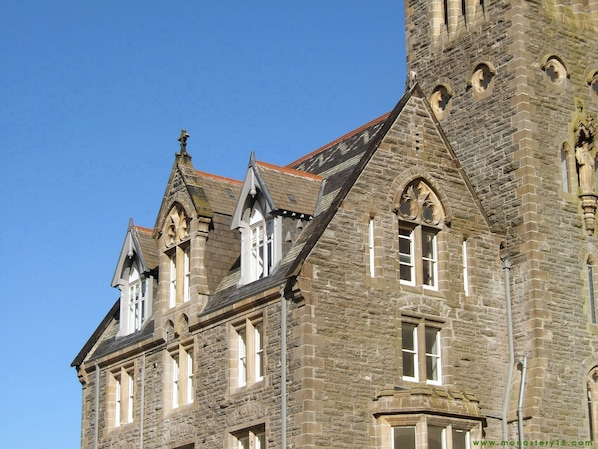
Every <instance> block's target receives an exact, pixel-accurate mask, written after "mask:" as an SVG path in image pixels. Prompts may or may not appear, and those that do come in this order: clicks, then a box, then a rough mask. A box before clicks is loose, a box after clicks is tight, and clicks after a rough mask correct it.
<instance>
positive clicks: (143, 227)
mask: <svg viewBox="0 0 598 449" xmlns="http://www.w3.org/2000/svg"><path fill="white" fill-rule="evenodd" d="M133 227H134V228H135V229H137V230H138V231H141V232H145V233H148V232H149V233H150V234H151V233H153V232H154V230H153V229H150V228H146V227H145V226H139V225H133Z"/></svg>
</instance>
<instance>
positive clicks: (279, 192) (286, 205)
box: [256, 162, 323, 215]
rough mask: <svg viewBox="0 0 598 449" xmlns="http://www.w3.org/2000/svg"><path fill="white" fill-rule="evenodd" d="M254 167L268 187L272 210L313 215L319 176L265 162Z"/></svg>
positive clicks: (318, 188)
mask: <svg viewBox="0 0 598 449" xmlns="http://www.w3.org/2000/svg"><path fill="white" fill-rule="evenodd" d="M256 166H257V169H258V170H259V173H260V175H261V177H262V179H263V181H264V183H265V184H266V185H267V186H268V192H269V194H270V197H271V198H272V201H273V202H274V209H277V210H280V211H288V212H297V213H300V214H305V215H314V212H315V209H316V205H317V202H318V195H319V193H320V186H321V184H322V180H323V178H322V177H321V176H318V175H314V174H311V173H306V172H304V171H299V170H294V169H291V168H288V167H279V166H276V165H272V164H267V163H265V162H256Z"/></svg>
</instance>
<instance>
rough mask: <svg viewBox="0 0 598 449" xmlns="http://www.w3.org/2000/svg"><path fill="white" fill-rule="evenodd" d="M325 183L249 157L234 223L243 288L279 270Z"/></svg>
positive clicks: (315, 207)
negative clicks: (239, 252) (237, 234)
mask: <svg viewBox="0 0 598 449" xmlns="http://www.w3.org/2000/svg"><path fill="white" fill-rule="evenodd" d="M322 184H323V178H322V177H321V176H318V175H313V174H310V173H306V172H301V171H298V170H293V169H290V168H288V167H278V166H275V165H272V164H267V163H264V162H258V161H256V160H255V155H254V153H251V157H250V160H249V166H248V169H247V172H246V174H245V179H244V182H243V185H242V187H241V193H240V195H239V200H238V202H237V205H236V207H235V211H234V214H233V219H232V223H231V229H238V230H239V232H240V233H241V280H240V284H241V285H244V284H247V283H250V282H253V281H256V280H258V279H261V278H263V277H266V276H268V275H269V274H270V273H272V272H273V271H274V270H275V269H276V265H277V264H278V262H279V261H280V260H281V259H282V258H283V257H284V254H285V253H286V251H288V248H289V247H290V244H291V243H292V242H293V241H294V240H295V239H296V237H297V236H298V235H299V233H300V232H301V230H302V229H303V222H304V221H309V220H311V219H312V218H313V217H314V215H315V214H316V212H317V208H318V201H319V198H320V191H321V187H322Z"/></svg>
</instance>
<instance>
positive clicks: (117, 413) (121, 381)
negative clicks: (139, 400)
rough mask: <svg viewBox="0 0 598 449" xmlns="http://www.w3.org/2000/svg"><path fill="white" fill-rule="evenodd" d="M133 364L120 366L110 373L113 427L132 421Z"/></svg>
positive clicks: (133, 402)
mask: <svg viewBox="0 0 598 449" xmlns="http://www.w3.org/2000/svg"><path fill="white" fill-rule="evenodd" d="M133 369H134V368H133V366H129V367H126V368H125V367H120V368H118V369H117V370H115V371H112V372H111V373H110V377H111V380H110V382H111V383H112V385H113V390H112V391H113V394H114V398H113V403H114V413H113V420H112V424H113V426H114V427H120V426H121V425H125V424H129V423H131V422H133V419H134V414H135V378H134V376H133Z"/></svg>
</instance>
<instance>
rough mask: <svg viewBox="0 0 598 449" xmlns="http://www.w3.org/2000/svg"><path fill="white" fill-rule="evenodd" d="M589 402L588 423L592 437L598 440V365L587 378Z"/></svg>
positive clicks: (593, 439)
mask: <svg viewBox="0 0 598 449" xmlns="http://www.w3.org/2000/svg"><path fill="white" fill-rule="evenodd" d="M586 393H587V402H588V425H589V428H590V429H589V430H590V439H591V440H592V441H598V366H595V367H594V368H593V369H592V370H591V371H590V373H589V374H588V377H587V379H586Z"/></svg>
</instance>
